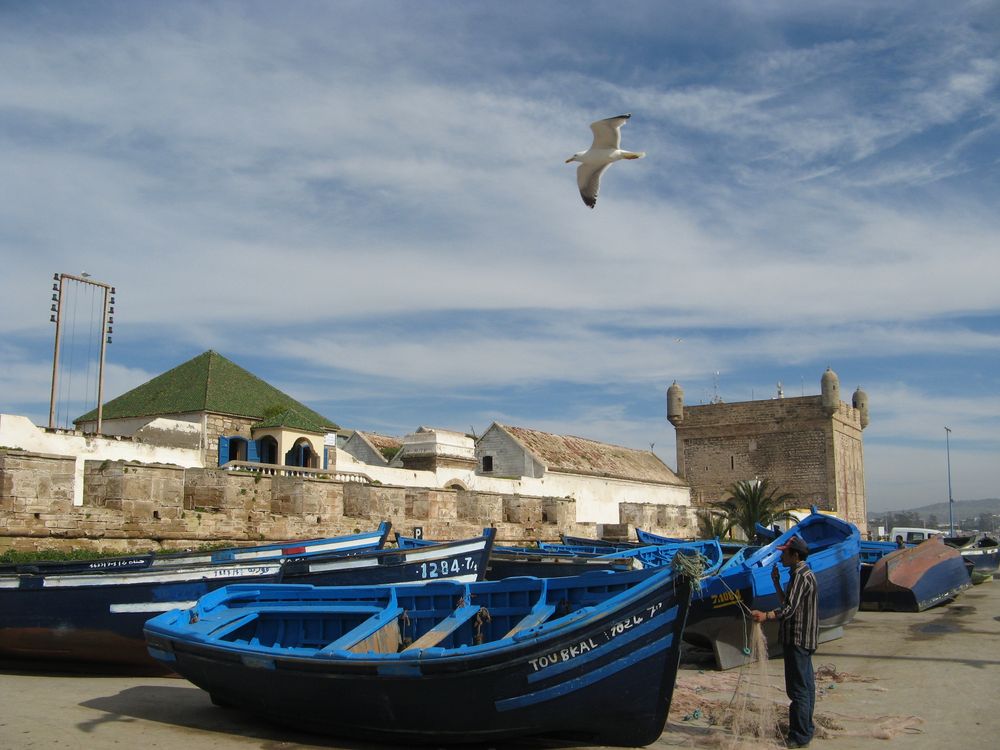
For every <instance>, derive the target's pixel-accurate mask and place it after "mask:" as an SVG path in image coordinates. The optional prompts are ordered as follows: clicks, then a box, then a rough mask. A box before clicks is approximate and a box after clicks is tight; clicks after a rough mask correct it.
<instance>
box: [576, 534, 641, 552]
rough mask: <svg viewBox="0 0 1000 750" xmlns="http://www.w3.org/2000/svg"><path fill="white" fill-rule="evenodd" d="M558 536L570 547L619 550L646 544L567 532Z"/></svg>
mask: <svg viewBox="0 0 1000 750" xmlns="http://www.w3.org/2000/svg"><path fill="white" fill-rule="evenodd" d="M559 538H560V539H561V540H562V543H563V544H565V545H568V546H570V547H610V548H613V549H614V550H615V551H616V552H620V551H621V550H623V549H631V548H633V547H643V546H648V545H643V544H640V543H639V542H627V541H611V540H610V539H591V538H589V537H584V536H570V535H567V534H560V535H559Z"/></svg>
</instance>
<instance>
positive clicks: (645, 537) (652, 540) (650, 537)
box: [635, 529, 684, 546]
mask: <svg viewBox="0 0 1000 750" xmlns="http://www.w3.org/2000/svg"><path fill="white" fill-rule="evenodd" d="M635 537H636V539H638V540H639V544H644V545H647V546H649V545H657V544H672V543H673V542H683V541H684V540H683V539H678V538H677V537H672V536H661V535H659V534H654V533H653V532H652V531H646V530H645V529H636V530H635Z"/></svg>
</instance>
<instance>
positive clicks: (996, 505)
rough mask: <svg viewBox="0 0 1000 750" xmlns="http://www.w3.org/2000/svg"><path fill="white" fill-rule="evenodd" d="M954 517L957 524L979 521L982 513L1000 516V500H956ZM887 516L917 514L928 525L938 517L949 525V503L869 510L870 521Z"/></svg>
mask: <svg viewBox="0 0 1000 750" xmlns="http://www.w3.org/2000/svg"><path fill="white" fill-rule="evenodd" d="M951 508H952V516H953V517H954V519H955V524H956V525H958V523H959V522H960V521H963V520H965V519H967V518H968V519H973V518H974V519H978V518H979V516H980V514H982V513H994V514H998V515H1000V498H997V497H990V498H984V499H982V500H956V501H955V502H954V503H952V506H951ZM887 514H890V515H904V514H916V515H918V516H920V518H921V523H925V524H926V523H927V521H928V519H929V518H930V516H932V515H933V516H936V517H937V522H938V523H939V524H947V523H948V503H931V504H930V505H921V506H920V507H919V508H907V509H905V510H892V511H873V510H869V511H868V515H869V518H870V520H879V519H881V518H884V517H885V516H886V515H887Z"/></svg>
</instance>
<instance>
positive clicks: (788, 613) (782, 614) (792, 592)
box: [774, 561, 819, 651]
mask: <svg viewBox="0 0 1000 750" xmlns="http://www.w3.org/2000/svg"><path fill="white" fill-rule="evenodd" d="M774 614H775V617H776V618H777V619H778V620H780V621H781V627H780V633H781V642H782V643H790V644H792V645H794V646H799V647H801V648H804V649H807V650H809V651H815V650H816V643H817V641H818V639H819V594H818V591H817V589H816V575H815V574H814V573H813V572H812V569H811V568H810V567H809V566H808V565H806V564H805V562H802V561H800V562H799V563H798V564H797V565H796V566H795V568H794V569H792V579H791V581H790V582H789V584H788V590H787V591H785V603H784V605H783V606H781V607H779V608H778V609H776V610H775V611H774Z"/></svg>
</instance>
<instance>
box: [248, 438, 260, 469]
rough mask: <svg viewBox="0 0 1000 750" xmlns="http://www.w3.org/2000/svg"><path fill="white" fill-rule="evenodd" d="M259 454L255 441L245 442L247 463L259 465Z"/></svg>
mask: <svg viewBox="0 0 1000 750" xmlns="http://www.w3.org/2000/svg"><path fill="white" fill-rule="evenodd" d="M259 455H260V454H258V453H257V441H256V440H247V461H254V462H255V463H260V458H259V457H258V456H259Z"/></svg>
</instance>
